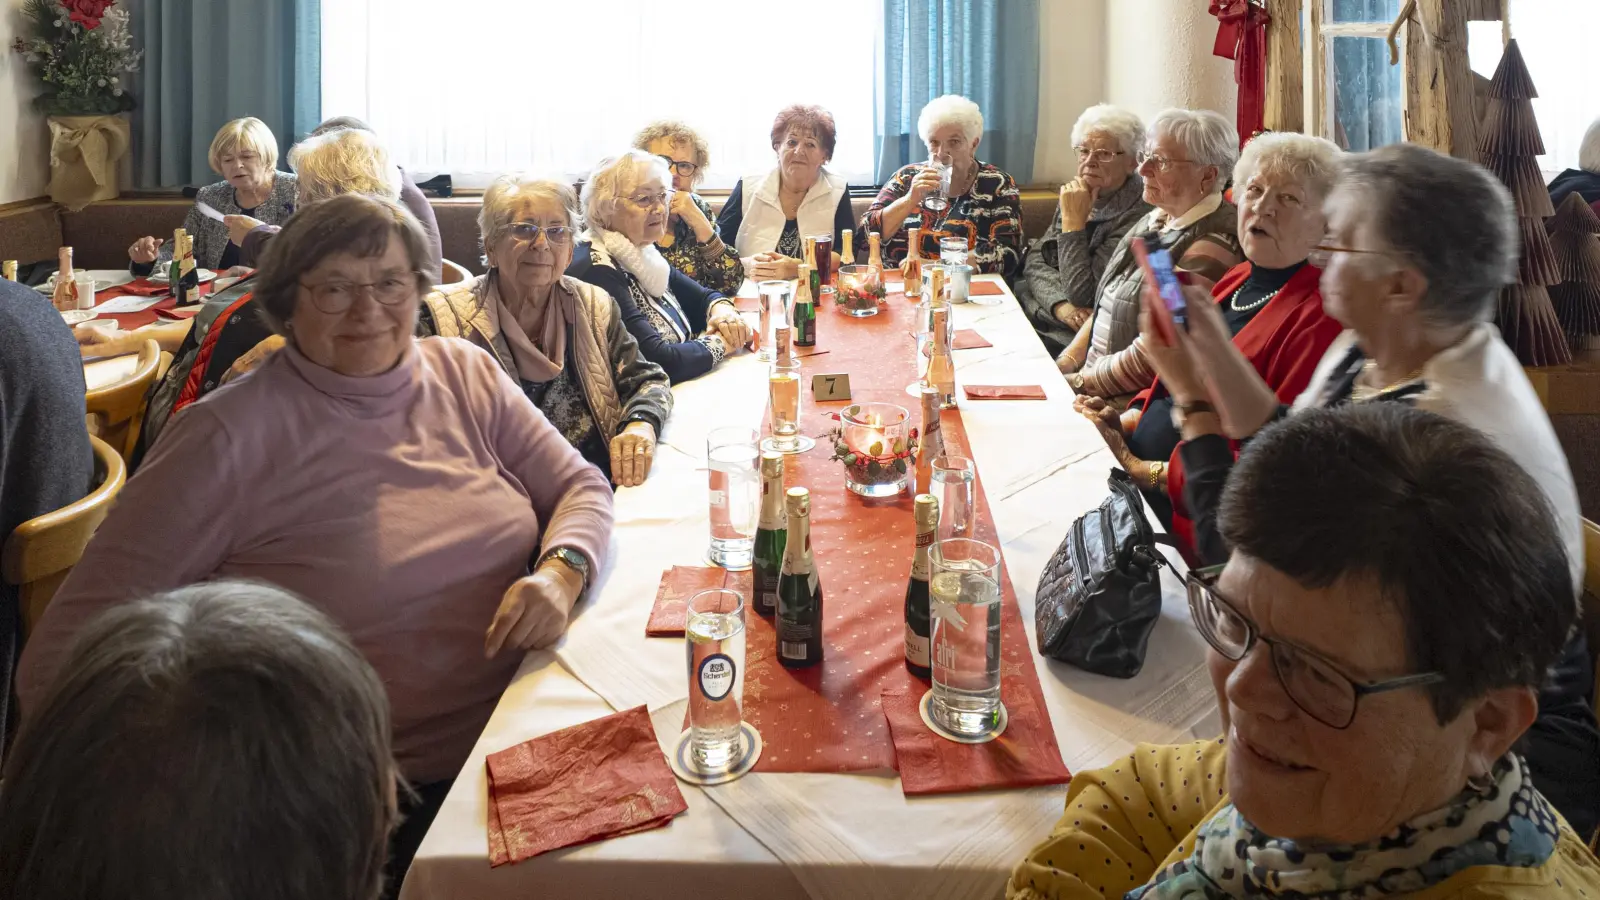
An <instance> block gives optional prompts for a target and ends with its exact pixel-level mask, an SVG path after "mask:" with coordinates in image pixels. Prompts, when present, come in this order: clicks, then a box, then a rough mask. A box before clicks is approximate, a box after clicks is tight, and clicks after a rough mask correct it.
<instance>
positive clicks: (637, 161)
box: [566, 150, 750, 384]
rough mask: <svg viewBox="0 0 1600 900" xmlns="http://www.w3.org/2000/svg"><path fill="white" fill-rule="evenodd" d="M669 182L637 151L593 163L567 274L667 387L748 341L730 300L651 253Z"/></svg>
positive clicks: (661, 165)
mask: <svg viewBox="0 0 1600 900" xmlns="http://www.w3.org/2000/svg"><path fill="white" fill-rule="evenodd" d="M671 184H672V179H671V176H670V175H669V174H668V170H667V164H666V163H665V162H664V161H662V159H661V157H659V156H653V155H651V154H649V153H646V152H644V151H643V150H629V151H628V152H626V153H623V154H622V155H621V156H616V157H610V158H607V159H603V160H601V161H600V165H599V166H598V167H596V168H595V170H594V171H593V172H592V173H590V175H589V180H588V181H587V182H585V183H584V185H583V195H582V200H583V217H584V221H585V222H586V223H587V224H588V228H587V229H586V230H585V231H584V232H583V234H582V235H580V240H579V241H578V243H577V244H576V245H575V246H574V248H573V251H572V257H573V259H572V263H571V265H569V266H568V267H567V270H566V271H567V274H568V275H570V276H572V277H574V278H577V279H579V280H581V281H587V282H588V283H590V284H593V285H595V286H597V287H600V288H602V289H603V290H605V291H606V293H608V294H610V295H611V297H612V299H613V300H616V301H617V307H618V308H619V309H620V310H621V312H622V322H623V324H624V325H626V326H627V329H628V331H629V332H630V333H632V334H633V337H634V339H635V340H637V341H638V342H639V352H640V353H642V354H643V355H644V358H645V359H648V360H650V361H651V362H653V363H655V364H656V365H658V366H660V367H661V368H662V369H664V370H666V373H667V377H668V378H670V379H672V383H673V384H677V383H678V382H681V381H688V380H689V379H691V378H698V377H700V376H701V375H704V374H705V373H707V372H709V371H711V370H712V368H713V367H715V366H716V365H717V364H718V363H720V362H722V361H723V360H724V359H726V358H727V357H729V356H732V355H733V354H735V353H737V352H739V350H740V349H741V348H743V347H744V346H745V344H747V343H749V341H750V325H749V323H747V322H745V320H744V317H743V316H741V315H739V312H738V310H737V309H735V308H734V305H733V301H732V300H730V299H729V298H727V297H725V296H723V295H722V294H721V293H719V292H717V291H713V290H710V289H709V288H706V287H705V286H703V285H701V284H698V283H696V282H695V281H694V279H692V278H690V277H688V276H687V275H685V274H683V273H682V272H679V271H678V270H677V269H674V268H673V267H672V266H671V264H669V263H668V262H667V260H666V259H665V258H664V257H663V256H662V255H661V251H660V250H658V249H656V241H658V240H660V239H661V236H662V235H663V234H665V233H666V231H667V215H668V211H669V210H670V209H671V208H672V197H673V190H672V187H671Z"/></svg>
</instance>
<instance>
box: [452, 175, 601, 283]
mask: <svg viewBox="0 0 1600 900" xmlns="http://www.w3.org/2000/svg"><path fill="white" fill-rule="evenodd" d="M523 197H535V198H539V199H544V200H554V201H555V202H556V203H558V204H560V206H561V209H562V211H563V212H565V213H566V214H567V227H568V228H571V229H572V230H573V232H574V236H576V232H577V231H578V230H579V229H581V228H583V213H582V211H581V210H579V208H578V192H577V191H575V190H573V189H572V185H570V184H567V183H566V182H564V181H559V180H557V179H554V178H542V177H540V176H538V175H530V174H526V173H512V174H510V175H501V176H500V177H499V178H496V179H495V180H494V182H493V183H492V184H490V185H489V189H488V190H486V191H484V192H483V205H482V206H480V207H479V208H478V241H479V243H480V249H481V250H482V252H483V263H484V265H488V264H489V255H488V253H489V248H490V247H491V246H493V245H494V242H495V241H498V240H499V239H500V236H501V235H503V234H504V233H505V231H506V229H508V228H510V227H511V225H512V224H513V223H512V218H513V216H514V215H515V207H516V201H517V200H519V199H521V198H523Z"/></svg>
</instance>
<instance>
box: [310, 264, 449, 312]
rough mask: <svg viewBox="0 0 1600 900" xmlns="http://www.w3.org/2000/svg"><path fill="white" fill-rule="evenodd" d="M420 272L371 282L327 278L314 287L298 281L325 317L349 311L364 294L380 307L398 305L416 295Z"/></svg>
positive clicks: (396, 274)
mask: <svg viewBox="0 0 1600 900" xmlns="http://www.w3.org/2000/svg"><path fill="white" fill-rule="evenodd" d="M421 274H422V273H420V272H390V273H388V274H386V275H384V276H383V277H382V278H379V279H378V280H377V281H372V282H359V281H346V280H344V279H342V278H334V279H329V280H327V281H322V282H318V283H317V284H307V283H305V282H304V281H302V282H300V286H301V287H303V288H305V289H306V290H307V291H308V292H309V293H310V294H311V305H312V306H314V307H316V308H317V311H318V312H320V313H323V314H324V315H329V316H336V315H339V314H340V313H342V312H344V311H346V310H348V309H349V308H350V306H351V305H352V304H354V303H355V302H356V298H357V297H359V296H361V295H362V294H366V295H367V296H369V297H371V298H372V299H373V300H375V301H377V302H378V303H380V304H382V305H383V306H399V305H400V304H401V303H404V302H405V301H406V300H408V299H414V298H416V297H417V296H418V293H419V289H418V287H417V279H418V278H419V277H420V276H421Z"/></svg>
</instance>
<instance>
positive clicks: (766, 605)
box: [750, 450, 789, 618]
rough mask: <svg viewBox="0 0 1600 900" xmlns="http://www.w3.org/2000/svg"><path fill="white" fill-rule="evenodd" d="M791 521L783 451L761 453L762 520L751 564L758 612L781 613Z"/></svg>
mask: <svg viewBox="0 0 1600 900" xmlns="http://www.w3.org/2000/svg"><path fill="white" fill-rule="evenodd" d="M788 536H789V520H788V517H787V514H786V513H785V512H784V508H783V454H782V453H777V452H774V451H770V450H769V451H767V452H765V453H762V454H761V522H760V524H759V525H757V527H756V548H755V559H754V561H753V562H752V563H751V567H752V570H751V582H752V584H751V588H750V594H751V597H750V605H751V606H753V607H755V610H756V613H757V614H758V615H762V616H767V617H768V618H771V617H772V616H774V615H777V612H778V578H779V576H780V575H782V574H783V549H784V545H785V544H786V543H787V541H786V540H785V539H786V538H787V537H788Z"/></svg>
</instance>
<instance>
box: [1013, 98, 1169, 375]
mask: <svg viewBox="0 0 1600 900" xmlns="http://www.w3.org/2000/svg"><path fill="white" fill-rule="evenodd" d="M1072 150H1073V152H1074V153H1075V154H1077V157H1078V177H1076V178H1074V179H1073V180H1071V181H1069V182H1067V183H1066V184H1064V185H1062V186H1061V194H1060V200H1059V202H1058V203H1057V205H1056V215H1055V219H1054V220H1052V221H1051V222H1050V230H1049V231H1046V232H1045V233H1044V237H1042V238H1040V239H1038V240H1037V241H1034V242H1033V243H1032V244H1031V245H1029V247H1028V252H1027V253H1026V254H1024V255H1023V258H1022V277H1021V278H1018V279H1017V302H1018V303H1021V304H1022V309H1023V311H1024V312H1026V313H1027V314H1028V318H1029V319H1030V320H1032V322H1033V329H1034V331H1036V332H1038V333H1039V340H1040V341H1041V342H1042V343H1043V344H1044V347H1045V349H1046V350H1048V351H1049V352H1050V355H1051V356H1056V355H1057V354H1059V353H1060V352H1061V351H1062V350H1065V349H1066V348H1067V344H1069V343H1071V341H1072V336H1073V335H1074V334H1076V333H1077V331H1078V329H1079V328H1080V327H1082V326H1083V323H1084V322H1087V321H1089V316H1091V315H1092V314H1093V313H1094V301H1095V288H1096V286H1098V285H1099V284H1100V276H1102V275H1104V274H1105V270H1106V264H1107V263H1108V262H1110V260H1111V254H1112V253H1113V252H1114V251H1115V250H1116V249H1117V245H1118V244H1119V243H1121V241H1122V236H1123V235H1125V234H1127V233H1128V229H1130V228H1132V227H1133V223H1135V222H1137V221H1139V219H1140V218H1141V217H1143V216H1144V214H1145V213H1147V212H1149V211H1150V204H1148V203H1146V202H1145V201H1144V179H1143V178H1140V177H1139V175H1138V173H1136V172H1134V168H1135V167H1136V166H1138V164H1139V153H1140V152H1141V151H1143V150H1144V123H1143V122H1141V121H1140V120H1139V117H1138V116H1136V115H1134V114H1133V113H1131V112H1129V111H1127V110H1125V109H1122V108H1121V107H1116V106H1112V105H1110V104H1107V103H1102V104H1100V105H1098V106H1091V107H1089V108H1088V109H1087V110H1085V111H1084V113H1083V115H1081V116H1079V117H1078V121H1077V123H1076V124H1074V125H1073V126H1072Z"/></svg>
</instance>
